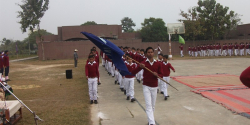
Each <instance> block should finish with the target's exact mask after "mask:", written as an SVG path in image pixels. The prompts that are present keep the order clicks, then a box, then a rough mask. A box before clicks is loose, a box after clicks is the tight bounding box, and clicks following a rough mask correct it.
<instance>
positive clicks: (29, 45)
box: [28, 34, 30, 55]
mask: <svg viewBox="0 0 250 125" xmlns="http://www.w3.org/2000/svg"><path fill="white" fill-rule="evenodd" d="M28 41H29V55H30V34H29V37H28Z"/></svg>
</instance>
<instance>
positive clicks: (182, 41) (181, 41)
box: [179, 35, 185, 44]
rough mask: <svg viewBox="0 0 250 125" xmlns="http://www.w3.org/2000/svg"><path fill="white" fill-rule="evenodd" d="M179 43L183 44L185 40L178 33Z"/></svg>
mask: <svg viewBox="0 0 250 125" xmlns="http://www.w3.org/2000/svg"><path fill="white" fill-rule="evenodd" d="M179 43H181V44H185V40H184V39H183V38H182V37H181V35H179Z"/></svg>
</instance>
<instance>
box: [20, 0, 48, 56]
mask: <svg viewBox="0 0 250 125" xmlns="http://www.w3.org/2000/svg"><path fill="white" fill-rule="evenodd" d="M22 2H23V4H18V6H19V7H20V8H21V9H22V11H18V16H17V17H18V18H21V20H20V21H19V22H18V23H20V24H21V30H22V32H26V29H27V28H29V30H30V31H31V32H33V30H34V29H35V27H37V29H38V34H39V38H40V41H41V42H42V53H43V60H44V59H45V57H44V48H43V39H42V36H41V34H40V22H41V21H40V20H41V18H42V17H43V16H44V14H45V12H46V11H47V10H48V6H49V0H23V1H22Z"/></svg>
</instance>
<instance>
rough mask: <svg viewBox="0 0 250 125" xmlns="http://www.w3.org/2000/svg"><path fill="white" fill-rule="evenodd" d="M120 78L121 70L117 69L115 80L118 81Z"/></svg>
mask: <svg viewBox="0 0 250 125" xmlns="http://www.w3.org/2000/svg"><path fill="white" fill-rule="evenodd" d="M118 79H119V72H118V70H115V81H118Z"/></svg>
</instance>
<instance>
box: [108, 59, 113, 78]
mask: <svg viewBox="0 0 250 125" xmlns="http://www.w3.org/2000/svg"><path fill="white" fill-rule="evenodd" d="M108 71H109V73H111V74H112V76H113V74H114V72H113V67H112V62H108Z"/></svg>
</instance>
